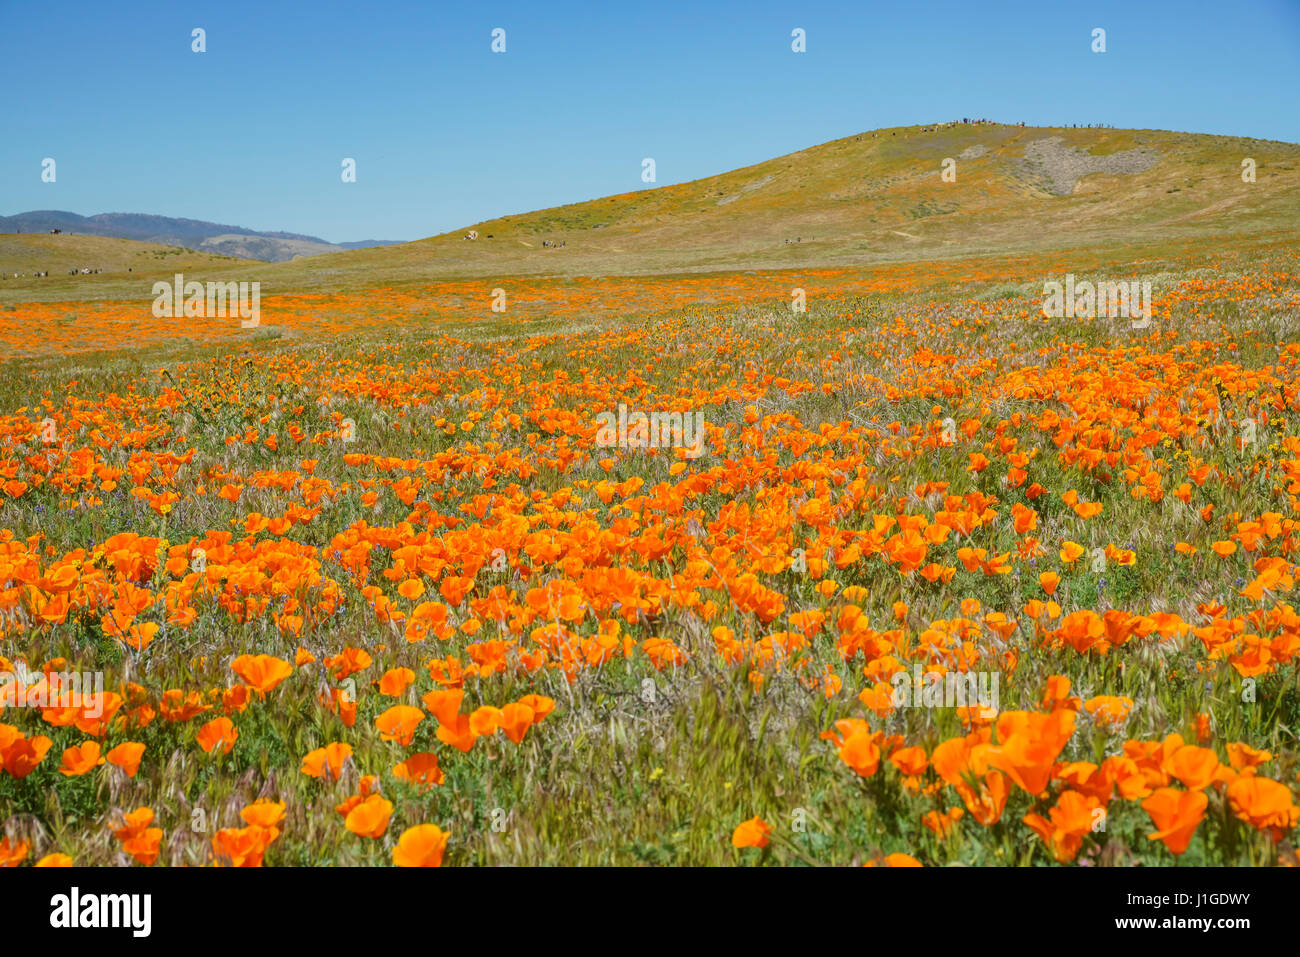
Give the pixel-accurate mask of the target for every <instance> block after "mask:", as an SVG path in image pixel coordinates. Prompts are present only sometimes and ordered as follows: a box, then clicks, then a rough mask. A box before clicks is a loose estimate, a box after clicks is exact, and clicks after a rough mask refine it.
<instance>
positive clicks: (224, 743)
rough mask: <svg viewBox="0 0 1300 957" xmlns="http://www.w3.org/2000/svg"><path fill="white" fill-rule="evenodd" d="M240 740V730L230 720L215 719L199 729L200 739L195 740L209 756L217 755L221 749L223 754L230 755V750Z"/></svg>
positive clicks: (224, 718)
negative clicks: (217, 751) (217, 750)
mask: <svg viewBox="0 0 1300 957" xmlns="http://www.w3.org/2000/svg"><path fill="white" fill-rule="evenodd" d="M238 739H239V729H237V728H236V727H235V726H234V724H233V723H232V722H231V720H230V719H229V718H226V717H220V718H213V719H212V720H211V721H209V722H208V723H207V724H205V725H204V726H203V727H202V728H200V729H199V734H198V737H197V738H196V739H195V740H197V741H198V743H199V747H201V748H202V749H203V750H204V751H206V752H207V753H208V754H214V753H216V749H218V748H220V749H221V753H222V754H229V753H230V749H231V748H233V747H234V746H235V742H236V741H237V740H238Z"/></svg>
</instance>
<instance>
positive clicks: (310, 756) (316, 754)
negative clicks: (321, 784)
mask: <svg viewBox="0 0 1300 957" xmlns="http://www.w3.org/2000/svg"><path fill="white" fill-rule="evenodd" d="M350 757H352V745H350V744H345V743H344V742H342V741H331V742H330V743H329V744H327V745H326V746H325V747H323V748H317V749H316V750H314V751H309V752H308V753H307V754H306V755H304V756H303V759H302V773H303V774H305V775H307V776H308V777H313V778H319V777H327V778H329V779H332V780H335V781H337V780H338V779H339V775H341V774H342V773H343V762H345V761H346V760H348V758H350Z"/></svg>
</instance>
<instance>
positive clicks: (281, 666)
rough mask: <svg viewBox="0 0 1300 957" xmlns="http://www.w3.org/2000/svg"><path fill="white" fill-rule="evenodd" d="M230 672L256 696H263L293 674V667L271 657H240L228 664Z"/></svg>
mask: <svg viewBox="0 0 1300 957" xmlns="http://www.w3.org/2000/svg"><path fill="white" fill-rule="evenodd" d="M230 670H231V671H233V672H234V673H235V674H237V675H239V677H240V678H242V679H243V680H244V683H245V684H247V685H249V686H250V687H252V688H254V689H256V691H257V693H258V694H260V695H265V694H266V693H267V692H269V691H272V690H274V689H275V688H276V687H277V686H278V685H279V684H280V683H281V682H282V681H284V679H286V678H288V677H289V676H290V675H291V674H293V665H291V664H289V662H287V661H285V660H283V659H281V658H275V657H273V656H271V655H240V656H239V657H238V658H236V659H235V660H234V661H232V662H231V663H230Z"/></svg>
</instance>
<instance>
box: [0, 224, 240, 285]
mask: <svg viewBox="0 0 1300 957" xmlns="http://www.w3.org/2000/svg"><path fill="white" fill-rule="evenodd" d="M237 265H242V261H241V260H238V259H231V258H230V257H228V256H218V255H214V254H212V253H200V252H194V251H193V250H189V249H182V248H181V247H179V246H162V245H159V244H157V243H142V242H138V241H136V240H134V239H116V238H113V237H111V236H68V235H62V234H61V235H58V236H54V235H51V234H49V233H8V234H0V277H2V278H0V302H23V301H44V302H49V301H58V300H63V299H118V298H123V299H125V298H132V297H139V298H141V299H142V300H143V299H144V298H145V297H146V296H147V295H148V293H149V290H150V289H151V288H152V286H153V282H154V280H156V279H166V280H169V281H170V280H171V278H172V276H173V275H175V274H176V273H178V272H189V273H207V274H209V275H215V274H218V273H220V272H222V271H224V270H228V269H231V268H233V267H235V266H237ZM82 268H89V269H99V270H101V272H99V273H96V274H93V275H89V276H83V275H80V274H78V275H76V276H70V275H68V271H69V270H71V269H78V270H80V269H82ZM128 270H130V272H128ZM36 272H48V273H49V276H48V277H45V278H40V279H37V278H35V277H34V276H33V273H36ZM14 273H26V276H25V277H24V278H21V279H15V278H13V276H14ZM150 298H152V297H150Z"/></svg>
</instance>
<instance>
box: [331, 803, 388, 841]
mask: <svg viewBox="0 0 1300 957" xmlns="http://www.w3.org/2000/svg"><path fill="white" fill-rule="evenodd" d="M392 814H393V802H392V801H387V800H385V799H384V797H383V795H381V794H372V795H370V796H369V797H368V798H366V799H365V800H364V801H362V802H361V803H360V804H358V805H357V806H356V807H354V808H353V809H352V810H351V811H349V812H348V816H347V818H345V819H344V822H343V823H344V826H345V827H347V829H348V830H349V831H351V832H352V833H353V834H356V835H357V836H359V837H375V838H379V837H383V836H384V832H385V831H386V830H388V819H389V818H390V817H391V816H392Z"/></svg>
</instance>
